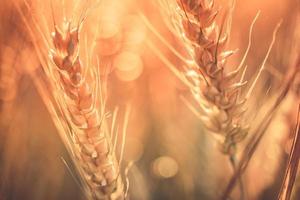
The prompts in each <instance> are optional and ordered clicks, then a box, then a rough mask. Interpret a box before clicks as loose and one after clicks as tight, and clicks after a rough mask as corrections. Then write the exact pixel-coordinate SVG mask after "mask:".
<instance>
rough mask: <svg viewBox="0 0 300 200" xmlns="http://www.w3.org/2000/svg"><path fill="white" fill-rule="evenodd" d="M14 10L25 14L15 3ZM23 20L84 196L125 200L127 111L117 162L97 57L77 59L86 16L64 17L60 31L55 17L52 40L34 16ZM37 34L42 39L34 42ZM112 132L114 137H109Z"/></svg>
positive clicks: (103, 81)
mask: <svg viewBox="0 0 300 200" xmlns="http://www.w3.org/2000/svg"><path fill="white" fill-rule="evenodd" d="M25 3H26V2H25ZM27 7H29V6H28V5H27ZM18 9H19V11H20V13H21V14H23V13H22V10H21V9H20V8H19V7H18ZM53 17H54V15H53ZM64 19H66V18H64ZM23 20H24V22H25V24H26V26H27V28H28V31H29V34H30V35H31V38H32V40H33V43H34V45H35V49H36V52H37V54H38V56H39V58H40V61H41V63H42V66H43V69H44V71H45V73H46V76H47V80H46V82H47V84H49V85H48V86H47V87H50V88H48V91H49V92H50V95H49V94H47V92H45V91H44V90H45V86H44V87H43V86H42V84H41V83H42V81H41V80H38V78H37V77H33V78H34V79H35V82H36V85H37V87H38V88H39V91H40V93H41V94H42V96H43V99H44V101H45V103H46V105H47V104H48V105H47V106H48V109H49V111H50V112H51V113H52V116H53V118H54V121H55V124H56V125H57V127H58V129H59V131H60V133H61V137H62V139H63V142H64V143H65V145H66V147H67V148H68V151H69V152H70V154H71V157H72V159H73V162H74V164H75V167H76V169H77V170H78V173H79V174H80V177H79V178H80V181H81V184H82V185H83V189H84V192H86V194H87V198H89V199H107V200H117V199H118V200H119V199H125V198H126V194H125V189H124V184H123V181H122V177H121V171H120V165H121V162H122V158H123V149H124V142H125V131H126V129H125V128H126V124H127V119H128V114H126V116H125V122H124V131H123V137H122V145H121V155H120V158H119V160H118V159H117V157H116V154H115V153H116V145H117V142H118V138H117V134H118V132H116V129H115V128H114V125H113V127H112V128H109V127H108V122H107V112H106V110H105V107H106V106H105V105H106V98H107V97H106V78H104V79H103V80H100V72H99V67H100V66H99V65H100V63H99V59H98V58H97V59H98V62H97V64H91V62H90V61H91V56H92V55H89V54H88V53H87V59H86V60H87V63H86V64H83V62H82V61H81V59H80V49H81V46H80V41H81V38H80V37H79V34H80V28H81V27H82V25H83V22H84V20H85V16H83V17H81V18H80V19H79V23H76V24H75V25H73V22H72V21H67V20H64V22H63V24H62V28H61V29H60V28H59V27H58V26H57V25H56V22H55V20H54V18H53V22H54V27H53V28H54V31H53V32H52V35H51V36H52V38H50V39H49V38H47V37H46V36H45V35H44V34H43V31H42V30H43V29H42V28H41V26H40V25H39V24H38V23H37V22H36V20H35V19H34V18H32V24H30V23H29V22H28V19H27V18H26V17H25V16H24V15H23ZM41 21H42V20H41ZM46 30H48V28H47V29H46ZM37 35H39V36H40V38H41V39H40V40H37V37H36V36H37ZM49 35H50V34H49ZM86 51H87V50H86ZM47 52H49V54H50V56H49V57H47V56H45V54H46V55H47V54H48V53H47ZM87 52H88V51H87ZM127 113H128V112H127ZM116 114H117V112H115V113H114V115H113V124H115V121H116ZM114 132H116V135H115V136H114V138H113V134H114ZM113 139H114V141H113ZM126 191H127V189H126Z"/></svg>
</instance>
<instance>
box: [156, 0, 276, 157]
mask: <svg viewBox="0 0 300 200" xmlns="http://www.w3.org/2000/svg"><path fill="white" fill-rule="evenodd" d="M160 2H161V4H162V7H163V8H164V9H165V10H166V11H167V13H168V15H169V17H170V19H171V20H169V22H170V23H169V24H168V27H170V30H171V31H172V32H173V33H174V34H175V35H177V36H178V37H179V38H180V39H181V40H182V41H183V43H184V45H185V46H186V49H187V53H188V54H189V55H190V56H191V57H192V59H193V62H185V63H184V64H185V65H186V73H185V76H186V78H185V79H182V78H181V79H182V80H184V82H186V79H188V80H189V85H188V87H189V88H190V89H191V92H192V94H193V97H194V99H195V100H196V102H197V104H198V106H199V114H200V115H199V117H200V118H201V120H202V121H203V122H204V125H205V126H206V127H207V129H208V130H209V131H210V132H213V133H215V134H214V135H215V136H216V137H217V138H218V139H219V140H221V150H222V152H223V153H225V154H228V155H230V156H234V155H235V152H236V144H237V143H239V142H241V141H242V140H243V139H244V138H245V137H246V136H247V134H248V132H249V124H248V122H247V121H246V120H245V117H244V116H245V111H246V106H245V104H246V102H247V100H248V98H249V97H250V95H249V94H251V92H252V91H253V89H254V87H255V86H256V83H257V79H258V78H259V76H260V75H261V72H262V71H263V70H264V64H265V62H266V59H267V58H268V55H269V53H270V51H271V49H272V46H273V44H274V39H275V36H276V33H277V30H278V28H279V25H280V24H278V25H277V27H276V29H275V31H274V35H273V40H272V42H271V45H270V47H269V49H268V53H267V55H266V57H265V59H264V62H263V64H262V66H261V68H260V70H259V73H258V75H257V76H256V77H255V81H254V83H253V84H252V85H251V87H250V90H249V92H248V95H241V91H242V89H243V88H244V86H245V85H247V81H245V80H244V75H245V72H246V69H247V66H245V65H244V62H245V59H246V57H247V54H248V52H249V49H250V46H251V42H252V41H251V35H252V29H253V26H254V23H255V21H256V20H257V18H258V16H259V13H260V12H258V13H257V15H256V17H255V18H254V20H253V22H252V24H251V26H250V31H249V42H248V47H247V49H246V52H245V54H244V57H243V58H242V61H241V62H240V64H239V66H237V67H236V69H235V70H233V71H231V72H228V70H226V69H225V66H226V61H227V59H228V58H229V57H230V56H231V55H233V54H234V53H235V51H232V50H226V49H225V47H226V43H227V42H228V40H229V36H230V27H231V15H232V10H233V7H234V1H233V4H232V5H231V9H230V11H229V13H228V16H227V17H223V21H222V23H221V26H219V25H218V24H217V22H216V17H217V15H218V13H219V11H218V10H217V9H215V8H214V0H212V1H208V0H198V1H196V0H177V1H176V2H175V3H174V1H171V0H161V1H160ZM239 77H240V78H239ZM190 83H191V84H192V85H193V86H192V87H191V86H190ZM189 107H191V105H189Z"/></svg>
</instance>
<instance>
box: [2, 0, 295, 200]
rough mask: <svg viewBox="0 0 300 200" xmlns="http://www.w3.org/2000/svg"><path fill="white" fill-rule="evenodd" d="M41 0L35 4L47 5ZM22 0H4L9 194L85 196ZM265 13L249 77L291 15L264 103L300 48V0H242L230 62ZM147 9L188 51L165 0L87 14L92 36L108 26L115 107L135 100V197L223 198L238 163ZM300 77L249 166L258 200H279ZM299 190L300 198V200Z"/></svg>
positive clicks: (105, 46) (15, 199)
mask: <svg viewBox="0 0 300 200" xmlns="http://www.w3.org/2000/svg"><path fill="white" fill-rule="evenodd" d="M65 1H66V2H68V1H67V0H65ZM32 2H33V3H32V4H33V5H34V3H36V5H34V9H35V10H38V9H39V6H44V7H46V6H45V5H39V3H38V2H39V1H36V2H34V1H32ZM14 3H16V4H19V5H21V6H24V3H23V1H22V0H20V1H9V0H1V6H0V200H21V199H22V200H41V199H43V200H66V199H72V200H83V199H84V195H83V194H82V192H81V190H80V188H79V186H78V184H77V183H76V179H75V178H74V177H73V176H72V172H70V170H68V167H67V166H66V165H65V164H64V161H63V160H66V161H67V163H69V162H70V158H69V157H68V154H67V151H66V149H65V147H64V146H63V143H62V142H61V140H60V137H59V134H58V132H57V130H56V128H55V126H54V124H53V122H52V119H51V116H50V115H49V113H48V111H47V109H46V107H45V105H44V103H43V101H42V98H41V97H40V95H39V93H38V91H37V89H36V87H35V85H34V83H33V80H32V78H31V74H32V72H35V71H38V70H39V69H40V64H39V61H38V59H37V58H36V55H35V53H34V50H33V48H32V44H31V40H30V38H29V36H28V34H27V32H26V29H25V28H24V25H23V22H22V19H21V16H20V14H19V13H18V12H17V10H16V7H15V5H14ZM40 4H42V3H41V2H40ZM227 4H228V1H226V0H220V1H219V0H217V5H216V7H220V8H221V10H222V9H226V7H227V6H228V5H227ZM66 5H67V4H66ZM66 7H67V6H66ZM58 9H59V8H55V11H57V10H58ZM259 10H261V16H260V17H259V19H258V20H257V23H256V25H255V27H254V30H253V43H252V47H251V50H250V52H249V56H248V58H247V60H246V63H247V64H248V69H249V70H248V72H247V77H248V78H251V77H253V74H254V73H255V72H256V70H257V68H258V66H259V65H260V63H261V62H262V60H263V59H264V57H265V55H266V51H267V49H268V46H269V43H270V41H271V37H272V33H273V30H274V28H275V26H276V24H277V23H278V22H279V21H280V20H281V19H283V24H282V26H281V28H280V31H279V34H278V36H277V39H276V43H275V46H274V48H273V51H272V52H271V55H270V58H269V59H268V61H267V69H268V70H266V71H265V72H264V74H263V76H262V78H261V79H260V82H259V85H260V87H259V88H261V91H260V90H258V91H256V92H255V93H254V96H255V98H254V100H253V102H254V104H255V105H256V106H258V107H263V106H262V105H261V100H263V102H264V103H265V104H268V102H269V99H271V97H272V95H273V94H276V92H278V88H279V86H280V84H281V83H282V80H283V78H284V75H285V72H286V71H287V70H288V68H290V67H291V66H292V65H293V64H294V62H295V58H296V56H297V55H299V43H300V21H299V15H300V7H299V1H297V0H272V1H271V0H268V1H259V0H243V1H241V0H237V2H236V7H235V10H234V13H233V24H232V33H231V38H230V43H229V45H228V49H238V52H237V53H236V54H235V55H234V56H233V57H231V58H230V60H229V61H228V64H227V65H228V66H236V65H237V64H238V63H239V61H240V60H241V58H242V56H243V53H244V52H245V49H246V47H247V45H248V34H249V27H250V24H251V22H252V20H253V18H254V16H255V15H256V13H257V12H258V11H259ZM32 12H35V11H32ZM57 12H58V11H57ZM27 14H29V15H30V14H32V13H27ZM141 14H142V15H144V16H146V18H147V19H148V20H149V21H150V22H151V24H152V25H153V26H154V27H155V28H156V30H157V31H158V32H159V33H160V35H161V36H162V37H164V38H165V39H166V40H167V41H168V42H169V43H170V44H171V45H172V46H173V47H174V48H176V49H178V51H180V52H181V51H182V50H183V49H182V45H181V44H180V42H179V41H178V39H176V38H175V37H174V36H173V35H172V33H171V32H170V31H169V30H168V28H167V26H166V24H165V23H164V18H165V15H164V14H162V13H161V12H160V8H159V6H158V4H157V3H156V1H147V0H122V1H120V0H111V1H110V0H104V1H103V6H101V7H100V8H99V9H97V11H96V12H94V13H93V15H96V16H97V15H101V20H100V21H93V20H87V21H88V22H87V26H86V27H85V28H84V29H88V32H91V33H93V32H95V31H96V30H95V27H96V26H95V25H94V24H95V23H100V25H99V27H100V28H99V30H97V31H99V35H98V38H97V40H96V41H97V45H96V52H97V54H99V55H100V56H101V58H102V61H103V62H106V63H107V65H109V66H111V68H112V69H113V70H112V72H111V74H110V75H109V84H108V93H109V95H108V96H109V97H108V110H112V109H113V108H114V107H115V106H116V105H125V104H126V103H128V102H130V103H131V104H132V105H133V108H132V112H131V115H130V120H129V127H128V131H127V139H126V146H125V160H126V161H128V162H129V161H134V162H135V165H134V167H133V168H132V169H131V171H130V173H129V179H130V199H133V200H134V199H138V200H144V199H145V200H148V199H149V200H152V199H153V200H183V199H186V200H193V199H201V200H210V199H212V200H213V199H217V198H218V196H220V195H221V194H222V192H223V190H224V188H225V186H226V184H227V182H228V180H229V178H230V177H231V175H232V170H231V167H230V165H229V163H228V161H227V158H226V156H224V155H223V154H222V153H221V152H220V151H218V144H217V142H216V141H215V139H214V138H213V137H212V136H211V135H210V134H207V133H206V132H205V129H204V128H203V126H202V125H201V123H200V122H199V119H198V118H197V117H195V116H194V115H193V113H192V112H191V111H190V110H189V109H188V108H187V106H186V105H185V104H184V103H183V102H182V99H181V96H187V98H188V97H189V90H188V88H186V87H185V86H184V85H183V84H182V83H181V82H180V81H179V80H178V79H177V78H176V77H175V76H174V74H172V72H171V71H170V70H169V69H168V68H167V67H166V66H165V65H164V63H163V62H162V61H161V60H160V59H159V58H158V57H157V56H156V55H155V54H154V53H153V49H151V48H149V45H147V44H148V43H151V44H153V45H154V47H155V48H156V49H157V50H159V52H160V53H161V54H163V55H164V56H165V57H166V58H167V59H168V60H170V61H171V62H172V63H173V64H176V65H180V62H179V59H178V58H177V57H176V56H175V55H174V54H172V52H170V51H169V50H168V49H167V48H166V46H165V45H163V44H162V43H161V41H160V40H158V38H157V37H156V36H155V34H153V32H152V31H150V30H149V27H147V25H146V24H145V22H144V21H143V20H142V18H141ZM45 15H49V16H50V12H49V13H45ZM46 34H50V33H46ZM299 83H300V82H299ZM299 83H295V84H294V87H293V88H292V91H291V92H290V94H289V96H288V98H287V99H286V100H285V101H284V103H283V106H282V107H281V110H280V112H278V113H277V116H276V119H275V120H274V121H273V123H272V124H271V126H270V128H269V130H268V132H267V134H266V136H265V137H264V138H263V140H262V143H261V144H260V146H259V147H258V149H257V151H256V153H255V154H254V157H253V160H252V161H251V163H250V165H249V167H248V169H247V171H246V173H245V176H244V181H245V185H246V187H247V195H248V197H249V199H251V200H252V199H253V200H254V199H258V200H268V199H270V200H272V199H275V198H276V197H277V195H278V192H279V189H280V185H281V182H282V179H283V175H284V170H285V166H286V161H287V156H288V152H289V148H290V146H291V139H292V130H293V128H294V127H295V118H296V116H295V114H296V111H297V109H296V108H297V102H299V98H298V94H299V87H298V86H299ZM270 87H271V89H270V91H269V93H268V94H267V95H265V91H266V90H265V89H267V88H270ZM254 112H255V111H254ZM299 181H300V180H299ZM296 186H298V187H300V183H298V184H297V185H296ZM297 191H298V190H297V188H296V190H294V198H295V199H299V198H300V197H299V196H297Z"/></svg>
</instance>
